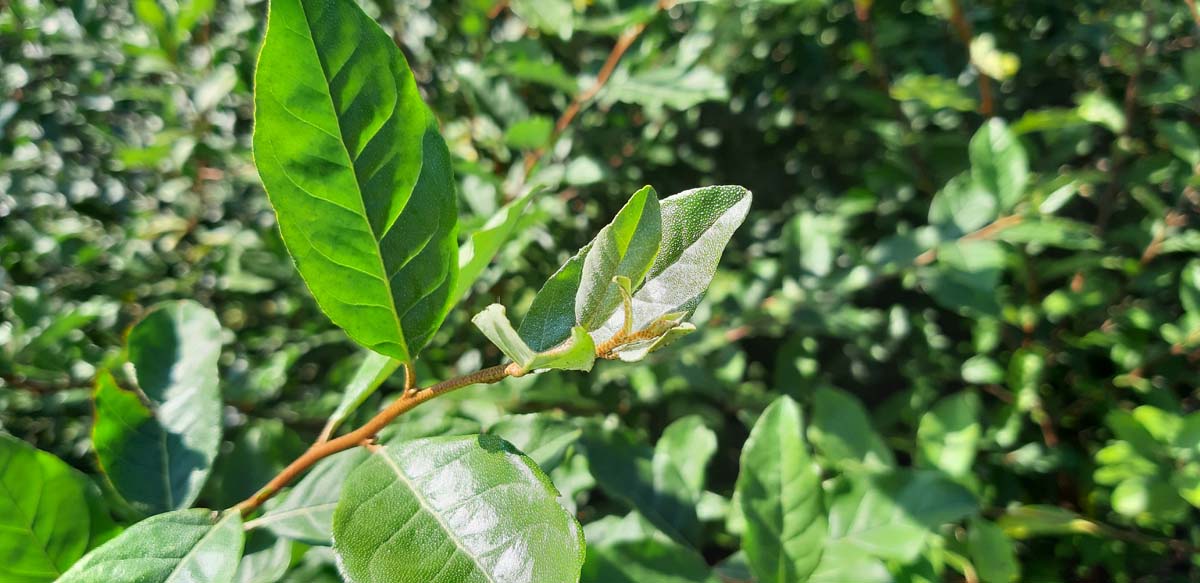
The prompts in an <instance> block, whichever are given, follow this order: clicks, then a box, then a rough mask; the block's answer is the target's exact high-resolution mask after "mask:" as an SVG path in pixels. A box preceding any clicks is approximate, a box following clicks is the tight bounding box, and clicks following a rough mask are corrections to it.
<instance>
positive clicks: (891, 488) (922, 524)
mask: <svg viewBox="0 0 1200 583" xmlns="http://www.w3.org/2000/svg"><path fill="white" fill-rule="evenodd" d="M977 507H978V504H977V503H976V501H975V498H974V496H972V494H971V493H970V492H968V491H967V490H966V489H965V488H963V487H962V486H960V485H958V484H956V483H955V482H953V481H952V480H950V478H948V477H946V476H945V475H944V474H942V473H940V472H935V471H912V470H907V469H904V470H894V471H892V472H890V473H888V474H881V475H876V476H871V477H869V478H868V477H863V478H852V479H848V480H843V481H841V482H840V483H838V485H837V487H836V488H835V489H834V491H833V492H831V496H830V503H829V541H830V544H832V543H834V542H838V543H844V544H848V545H851V546H853V547H855V548H858V549H860V550H862V551H864V552H866V553H869V554H871V555H872V556H876V557H880V558H883V559H895V560H898V561H902V562H906V563H907V562H911V561H912V560H913V559H915V558H916V557H917V556H918V555H919V554H920V553H921V550H922V549H923V548H924V546H925V542H926V540H927V539H929V538H930V537H931V536H932V535H933V532H934V531H935V530H936V529H938V528H940V527H941V526H942V525H944V524H946V523H948V522H953V521H955V520H959V519H961V518H962V517H963V516H966V515H967V514H970V513H972V512H974V511H975V510H976V509H977Z"/></svg>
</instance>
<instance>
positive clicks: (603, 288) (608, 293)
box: [575, 186, 663, 332]
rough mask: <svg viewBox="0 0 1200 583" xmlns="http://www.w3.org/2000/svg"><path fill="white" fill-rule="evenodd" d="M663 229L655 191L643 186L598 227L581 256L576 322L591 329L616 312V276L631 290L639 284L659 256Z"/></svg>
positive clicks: (617, 301)
mask: <svg viewBox="0 0 1200 583" xmlns="http://www.w3.org/2000/svg"><path fill="white" fill-rule="evenodd" d="M662 229H663V217H662V214H661V210H660V208H659V203H658V193H656V192H655V191H654V189H653V188H651V187H649V186H645V187H642V189H641V190H639V191H637V192H636V193H634V195H633V196H632V197H630V199H629V202H627V203H625V206H624V207H623V208H622V209H621V211H620V212H619V213H617V216H616V217H614V218H613V220H612V222H611V223H609V224H608V225H606V226H605V227H604V228H603V229H600V232H599V233H598V234H597V235H596V238H595V239H594V240H593V241H592V244H591V249H590V250H589V251H588V253H587V255H586V256H585V257H584V259H583V273H582V276H581V277H580V280H579V291H578V292H576V294H575V322H577V323H578V324H579V325H580V326H583V327H584V329H585V330H587V331H588V332H591V331H592V330H595V329H596V328H598V327H599V326H600V324H602V323H604V321H605V320H607V319H608V317H609V316H610V315H612V314H613V313H614V312H616V311H617V306H619V305H620V304H621V291H620V287H619V285H618V283H617V282H616V281H615V280H616V278H618V277H624V278H628V283H629V285H630V286H631V289H636V288H637V287H638V286H639V285H641V283H642V278H644V277H645V276H646V272H647V270H649V269H650V265H651V263H653V262H654V260H655V257H656V256H657V255H658V250H659V245H660V244H661V243H662V238H663V230H662Z"/></svg>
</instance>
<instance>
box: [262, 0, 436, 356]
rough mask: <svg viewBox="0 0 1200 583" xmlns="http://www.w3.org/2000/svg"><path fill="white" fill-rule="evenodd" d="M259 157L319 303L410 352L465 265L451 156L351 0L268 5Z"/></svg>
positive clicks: (375, 341) (352, 326) (391, 350)
mask: <svg viewBox="0 0 1200 583" xmlns="http://www.w3.org/2000/svg"><path fill="white" fill-rule="evenodd" d="M254 153H255V162H256V163H257V165H258V170H259V174H260V176H261V177H262V180H263V184H264V186H266V189H267V194H268V195H269V197H270V199H271V204H272V205H274V207H275V211H276V213H277V215H278V219H279V228H280V232H281V233H282V235H283V239H284V242H285V243H286V244H287V247H288V251H289V252H290V253H291V254H292V258H293V259H294V260H295V262H296V266H297V267H298V268H299V270H300V275H301V276H302V277H303V278H304V281H305V283H307V284H308V287H309V289H310V290H311V291H312V293H313V296H314V297H316V299H317V303H318V304H320V306H321V308H322V309H323V310H324V311H325V313H326V314H328V315H329V317H330V319H332V320H333V322H334V323H335V324H337V325H338V326H341V327H342V328H343V329H345V330H346V333H347V334H349V335H350V337H351V338H353V339H354V340H356V341H357V342H359V343H360V344H362V345H364V346H366V347H367V348H370V349H371V350H374V351H376V352H379V353H381V354H385V355H387V356H390V357H392V358H395V359H397V360H401V361H406V362H407V361H411V360H412V359H413V358H415V356H416V354H417V353H418V352H419V351H420V349H421V348H422V347H423V346H424V345H425V344H426V343H427V342H428V341H429V339H430V337H431V336H432V335H433V333H434V332H435V331H436V330H437V328H438V326H440V325H441V323H442V320H443V319H444V318H445V316H446V313H447V311H448V310H449V307H450V301H451V298H452V293H453V291H454V289H455V280H456V276H457V273H458V262H457V259H456V254H457V235H456V232H457V222H458V213H457V210H456V198H457V197H456V195H455V192H454V180H453V176H452V173H451V168H450V155H449V151H448V150H447V149H446V144H445V143H444V142H443V141H442V138H441V136H440V135H439V133H438V128H437V122H436V121H435V120H434V118H433V114H432V113H431V112H430V111H429V108H428V107H426V106H425V104H424V103H423V102H422V101H421V97H420V95H419V94H418V93H417V87H416V82H415V81H414V80H413V76H412V72H411V71H410V70H409V68H408V64H407V63H406V62H405V60H404V56H403V55H402V54H401V53H400V50H399V48H397V47H396V44H395V43H394V42H393V41H392V39H391V38H390V37H389V36H388V35H387V34H386V33H385V32H384V31H383V30H382V29H381V28H380V27H379V26H378V25H377V24H375V22H374V21H372V20H371V19H370V18H369V17H368V16H367V15H366V14H364V13H363V11H362V10H361V9H360V8H359V7H358V5H357V4H356V3H355V2H353V1H352V0H333V1H329V0H273V1H272V2H271V4H270V15H269V18H268V24H267V35H266V39H265V40H264V42H263V48H262V53H261V56H260V58H259V64H258V71H257V76H256V79H255V132H254Z"/></svg>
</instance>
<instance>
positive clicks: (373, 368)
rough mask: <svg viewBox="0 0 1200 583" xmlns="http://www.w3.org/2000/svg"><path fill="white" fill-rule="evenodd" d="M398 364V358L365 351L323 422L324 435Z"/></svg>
mask: <svg viewBox="0 0 1200 583" xmlns="http://www.w3.org/2000/svg"><path fill="white" fill-rule="evenodd" d="M400 364H401V363H400V361H399V360H396V359H394V358H391V357H390V356H384V355H382V354H379V353H377V352H372V351H369V350H368V351H366V353H365V354H364V355H363V360H362V362H361V363H359V365H358V368H357V369H355V370H354V376H352V377H350V382H348V383H346V389H345V390H344V391H342V400H341V401H339V402H338V406H337V409H334V411H333V414H332V415H330V416H329V421H327V422H326V423H325V429H324V431H323V433H324V434H325V435H326V436H328V435H332V434H333V431H334V430H336V429H337V428H338V426H339V425H341V424H342V422H343V421H345V420H346V418H347V417H349V416H350V414H351V413H353V412H354V411H355V410H357V409H358V407H359V405H362V404H363V401H366V400H367V397H370V396H371V394H372V393H374V392H375V391H376V390H378V389H379V387H380V386H381V385H383V382H384V381H386V380H387V379H388V377H391V376H392V374H393V373H395V372H396V369H398V368H400Z"/></svg>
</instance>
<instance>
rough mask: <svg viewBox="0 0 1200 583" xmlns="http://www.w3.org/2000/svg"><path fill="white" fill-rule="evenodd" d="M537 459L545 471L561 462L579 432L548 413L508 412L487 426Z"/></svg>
mask: <svg viewBox="0 0 1200 583" xmlns="http://www.w3.org/2000/svg"><path fill="white" fill-rule="evenodd" d="M487 432H488V433H491V434H493V435H498V436H500V437H501V438H502V439H504V440H505V441H507V442H509V443H511V444H513V445H514V446H516V447H517V449H519V450H521V451H522V452H524V453H525V455H527V456H529V457H530V458H531V459H533V461H535V462H537V465H538V467H540V468H542V471H544V472H546V473H547V474H549V473H550V472H552V471H554V469H555V468H557V467H558V465H559V464H560V463H562V461H563V459H564V458H565V457H566V456H567V452H568V450H570V448H571V447H572V446H573V445H575V442H577V441H579V436H580V435H582V433H583V431H582V430H581V429H579V428H578V427H576V426H575V424H574V423H571V422H569V421H567V420H566V419H564V418H562V416H561V415H554V414H551V413H529V414H526V415H509V416H507V417H503V418H501V419H500V420H499V421H497V422H496V423H494V424H492V426H491V427H490V428H488V431H487Z"/></svg>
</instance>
